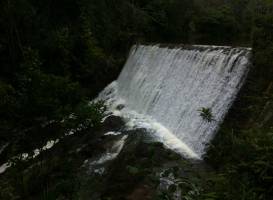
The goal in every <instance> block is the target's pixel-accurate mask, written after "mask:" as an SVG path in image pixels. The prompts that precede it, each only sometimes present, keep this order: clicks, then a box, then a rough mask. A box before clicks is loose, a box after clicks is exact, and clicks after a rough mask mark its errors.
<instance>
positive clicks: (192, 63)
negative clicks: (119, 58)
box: [99, 45, 251, 158]
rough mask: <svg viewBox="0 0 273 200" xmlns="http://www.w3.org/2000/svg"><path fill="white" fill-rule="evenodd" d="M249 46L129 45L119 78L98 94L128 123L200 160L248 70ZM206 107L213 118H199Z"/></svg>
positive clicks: (168, 145)
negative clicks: (150, 132) (151, 132)
mask: <svg viewBox="0 0 273 200" xmlns="http://www.w3.org/2000/svg"><path fill="white" fill-rule="evenodd" d="M250 52H251V51H250V49H247V48H232V47H219V46H200V45H199V46H180V47H172V48H170V47H169V48H168V47H161V46H160V45H153V46H145V45H138V46H133V47H132V49H131V51H130V55H129V58H128V60H127V62H126V64H125V66H124V68H123V71H122V72H121V74H120V76H119V78H118V80H117V81H116V82H114V83H112V84H110V85H109V86H108V87H107V88H106V89H105V90H104V91H103V92H102V93H101V94H100V95H99V98H100V99H104V100H106V101H107V103H108V105H109V106H110V107H111V109H112V110H115V108H118V107H120V106H118V105H120V104H123V105H124V106H125V107H124V108H123V109H122V110H121V111H119V112H118V111H116V113H118V114H119V115H121V116H123V117H124V118H126V119H127V120H128V123H127V124H128V126H129V125H131V126H137V127H146V128H149V129H151V130H155V131H154V132H155V135H157V136H158V138H160V140H161V141H162V142H163V143H165V144H166V146H167V147H170V148H173V149H175V150H176V151H178V152H181V153H183V154H184V155H187V156H189V157H192V158H201V157H202V155H203V154H204V153H205V148H206V145H207V144H208V143H209V141H210V140H211V139H212V137H213V135H214V133H215V132H216V131H217V129H218V127H219V124H220V123H221V122H222V121H223V118H224V116H225V114H226V113H227V111H228V109H229V108H230V106H231V104H232V102H233V101H234V99H235V97H236V95H237V93H238V91H239V89H240V87H241V86H242V84H243V82H244V79H245V77H246V75H247V72H248V69H249V67H248V66H249V54H250ZM202 107H204V108H210V109H211V110H212V114H213V118H214V119H215V120H213V121H211V122H208V121H206V120H204V119H203V118H202V117H200V113H199V112H198V109H200V108H202Z"/></svg>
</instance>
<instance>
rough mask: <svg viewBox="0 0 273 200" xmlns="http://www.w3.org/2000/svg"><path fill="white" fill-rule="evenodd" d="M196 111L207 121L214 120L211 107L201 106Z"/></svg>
mask: <svg viewBox="0 0 273 200" xmlns="http://www.w3.org/2000/svg"><path fill="white" fill-rule="evenodd" d="M198 112H199V113H200V116H201V117H202V118H203V119H204V120H206V121H207V122H212V121H213V120H214V119H213V115H212V111H211V108H205V107H202V108H200V109H199V110H198Z"/></svg>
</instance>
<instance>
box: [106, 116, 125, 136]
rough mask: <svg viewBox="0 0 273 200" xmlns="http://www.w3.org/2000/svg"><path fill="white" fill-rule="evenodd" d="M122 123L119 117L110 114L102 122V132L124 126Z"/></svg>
mask: <svg viewBox="0 0 273 200" xmlns="http://www.w3.org/2000/svg"><path fill="white" fill-rule="evenodd" d="M124 125H125V123H124V121H123V119H122V118H121V117H119V116H115V115H110V116H109V117H107V118H106V119H105V120H104V122H103V125H102V132H104V133H106V132H108V131H119V130H120V129H122V128H123V127H124Z"/></svg>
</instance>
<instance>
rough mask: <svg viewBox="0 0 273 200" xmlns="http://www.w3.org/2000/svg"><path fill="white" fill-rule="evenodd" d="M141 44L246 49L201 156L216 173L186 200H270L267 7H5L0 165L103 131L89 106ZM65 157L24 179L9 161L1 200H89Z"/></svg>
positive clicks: (173, 0)
mask: <svg viewBox="0 0 273 200" xmlns="http://www.w3.org/2000/svg"><path fill="white" fill-rule="evenodd" d="M139 43H140V44H141V43H174V44H181V43H183V44H213V45H229V46H246V47H252V54H253V55H252V65H253V66H252V67H251V71H250V74H249V77H248V79H247V82H246V84H245V87H244V88H243V90H242V91H241V92H240V95H239V97H238V98H237V101H236V102H235V104H234V106H233V107H232V110H231V111H230V112H229V115H228V116H227V119H226V121H225V123H224V124H223V125H222V127H221V129H220V131H219V133H218V134H217V136H216V138H215V139H214V140H213V142H212V144H211V145H210V147H209V149H208V153H207V155H206V157H205V161H206V162H207V163H208V165H210V166H211V168H213V170H211V172H210V173H207V174H206V175H204V176H205V177H203V175H202V178H200V177H199V175H198V176H197V175H195V176H197V177H195V179H196V180H193V181H195V183H196V184H195V185H194V188H195V189H196V190H198V191H197V192H193V193H189V191H185V192H186V193H187V194H188V196H187V195H186V196H185V199H206V200H209V199H221V200H223V199H227V200H231V199H232V200H235V199H238V200H239V199H240V200H243V199H244V200H257V199H265V200H270V199H272V196H273V158H272V155H273V127H272V126H273V1H272V0H66V1H63V0H58V1H53V0H39V1H36V0H2V1H1V2H0V161H1V163H4V162H5V161H7V160H8V159H9V158H11V157H14V156H15V155H18V154H20V153H23V152H31V151H32V150H33V149H35V148H39V147H40V146H43V144H45V143H46V141H48V140H55V139H57V138H60V137H63V136H64V135H65V133H66V131H67V130H70V129H77V127H78V126H79V124H85V125H86V126H84V128H83V129H80V130H78V129H77V130H78V132H79V133H78V134H86V132H95V131H97V130H99V129H100V125H101V124H100V122H101V119H102V118H103V109H104V106H103V103H102V102H98V103H93V104H91V105H89V106H87V103H88V101H90V100H91V99H93V98H94V97H96V96H97V94H98V93H99V92H100V91H101V90H102V89H103V88H104V87H105V86H106V85H107V84H108V83H110V82H111V81H113V80H114V79H116V78H117V76H118V74H119V72H120V71H121V69H122V67H123V64H124V62H125V59H126V57H127V53H128V51H129V49H130V47H131V46H132V45H133V44H139ZM71 113H74V115H75V116H76V117H71ZM64 121H65V122H64ZM63 148H64V149H68V148H69V144H68V145H67V146H64V147H63ZM97 148H99V147H97ZM90 151H96V150H95V149H93V150H90ZM54 156H55V157H54ZM62 156H66V154H64V153H63V152H62V153H60V155H59V156H56V155H53V154H47V155H44V157H41V158H38V159H41V160H43V159H44V160H45V164H44V165H47V166H51V165H52V166H54V167H52V168H50V167H48V168H46V169H47V170H40V171H39V170H38V171H39V172H38V171H37V170H33V173H32V174H27V175H26V173H24V172H23V171H24V170H23V169H25V168H26V166H30V165H31V163H25V162H24V161H22V159H21V158H16V159H14V163H16V164H14V165H15V166H14V167H13V168H11V170H10V171H8V173H5V174H3V175H5V177H3V175H1V174H0V176H2V177H1V178H0V179H1V180H0V199H7V200H8V199H88V198H84V197H79V195H78V194H77V189H78V187H79V183H78V182H75V181H73V180H74V177H73V173H74V172H75V167H74V164H73V163H72V164H71V163H70V162H69V161H68V160H63V159H61V157H62ZM47 157H52V158H47ZM29 162H34V161H29ZM32 164H33V163H32ZM41 171H42V172H41ZM59 171H63V172H62V173H60V172H59ZM54 173H55V174H56V176H54ZM193 176H194V175H193ZM200 179H202V181H201V180H200ZM56 182H58V184H55V183H56ZM53 183H54V184H53ZM48 185H53V186H52V187H50V186H48ZM55 186H56V187H55ZM31 187H33V188H31ZM48 191H49V192H48ZM191 191H192V190H191ZM50 193H52V194H50ZM157 198H158V199H170V198H169V197H168V194H166V195H165V196H164V195H163V196H160V197H157ZM102 199H103V198H102ZM104 199H122V198H120V197H116V198H115V196H113V197H111V198H104Z"/></svg>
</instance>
